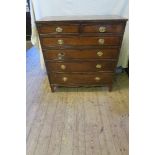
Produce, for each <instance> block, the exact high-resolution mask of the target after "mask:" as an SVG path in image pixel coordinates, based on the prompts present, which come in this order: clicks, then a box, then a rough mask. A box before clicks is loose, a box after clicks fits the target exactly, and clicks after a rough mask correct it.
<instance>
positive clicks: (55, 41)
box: [41, 36, 121, 47]
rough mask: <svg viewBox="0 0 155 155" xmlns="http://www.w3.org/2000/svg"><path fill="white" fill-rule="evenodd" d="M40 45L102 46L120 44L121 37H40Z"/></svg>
mask: <svg viewBox="0 0 155 155" xmlns="http://www.w3.org/2000/svg"><path fill="white" fill-rule="evenodd" d="M41 42H42V46H44V47H51V46H95V45H96V46H103V45H120V43H121V37H119V36H105V37H63V38H52V37H51V38H50V37H49V38H48V37H43V38H41Z"/></svg>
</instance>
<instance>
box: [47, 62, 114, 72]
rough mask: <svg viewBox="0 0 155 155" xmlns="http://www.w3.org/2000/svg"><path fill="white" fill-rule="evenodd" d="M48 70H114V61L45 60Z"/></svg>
mask: <svg viewBox="0 0 155 155" xmlns="http://www.w3.org/2000/svg"><path fill="white" fill-rule="evenodd" d="M46 65H47V68H48V71H49V72H98V71H114V68H115V65H116V61H97V62H96V61H89V62H80V61H77V62H50V61H48V62H46Z"/></svg>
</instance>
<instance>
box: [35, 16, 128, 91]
mask: <svg viewBox="0 0 155 155" xmlns="http://www.w3.org/2000/svg"><path fill="white" fill-rule="evenodd" d="M126 21H127V19H124V18H121V17H119V16H82V17H80V16H70V17H47V18H43V19H41V20H38V21H36V25H37V30H38V33H39V38H40V43H41V47H42V51H43V56H44V60H45V65H46V70H47V74H48V78H49V82H50V86H51V90H52V92H54V91H55V88H56V87H57V86H66V87H77V86H108V87H109V91H111V89H112V83H113V77H114V74H115V68H116V65H117V60H118V57H119V51H120V48H121V43H122V39H123V34H124V30H125V25H126Z"/></svg>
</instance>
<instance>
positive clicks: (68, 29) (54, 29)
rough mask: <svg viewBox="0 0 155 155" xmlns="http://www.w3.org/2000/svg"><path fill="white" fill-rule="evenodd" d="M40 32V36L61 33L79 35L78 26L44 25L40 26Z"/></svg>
mask: <svg viewBox="0 0 155 155" xmlns="http://www.w3.org/2000/svg"><path fill="white" fill-rule="evenodd" d="M38 31H39V33H40V34H48V33H54V34H61V33H78V32H79V26H78V25H76V24H75V25H42V26H38Z"/></svg>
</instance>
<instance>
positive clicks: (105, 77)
mask: <svg viewBox="0 0 155 155" xmlns="http://www.w3.org/2000/svg"><path fill="white" fill-rule="evenodd" d="M49 77H50V81H51V84H64V85H65V84H93V85H98V84H106V83H111V82H112V80H113V74H112V73H100V74H96V73H92V74H87V73H85V74H64V73H63V74H60V73H59V74H58V73H57V74H50V75H49Z"/></svg>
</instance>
